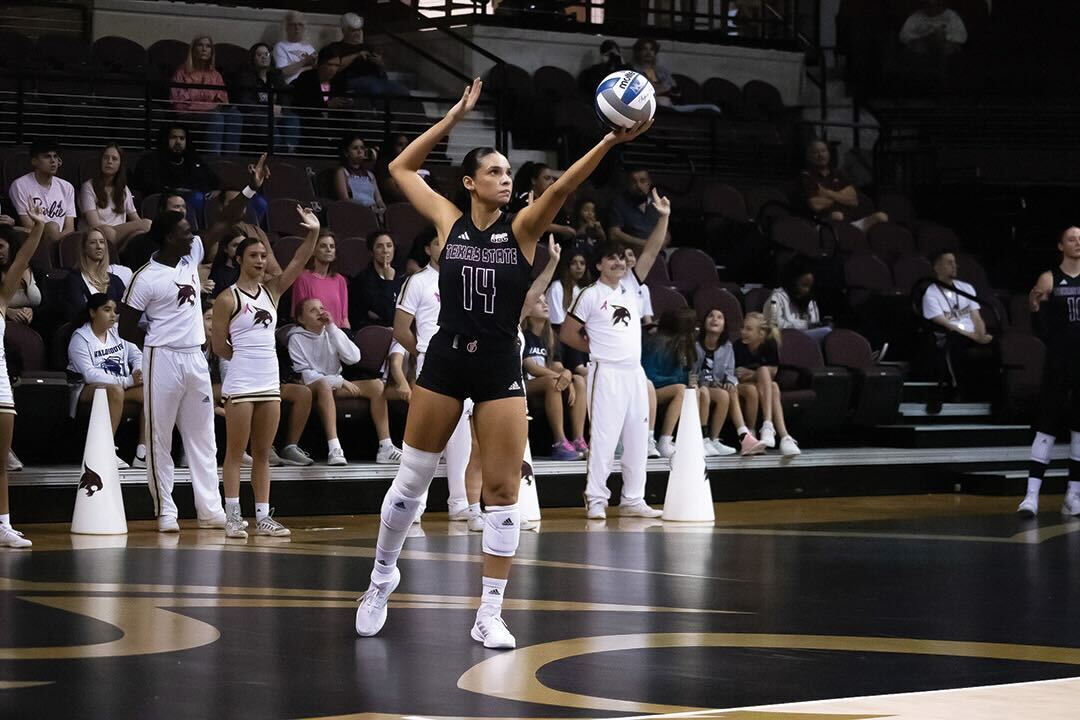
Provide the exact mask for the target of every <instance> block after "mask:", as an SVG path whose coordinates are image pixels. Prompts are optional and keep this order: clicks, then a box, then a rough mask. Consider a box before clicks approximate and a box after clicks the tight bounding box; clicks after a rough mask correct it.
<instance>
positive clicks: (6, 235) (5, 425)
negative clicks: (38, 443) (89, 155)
mask: <svg viewBox="0 0 1080 720" xmlns="http://www.w3.org/2000/svg"><path fill="white" fill-rule="evenodd" d="M26 217H28V218H30V220H31V221H32V222H33V223H34V225H33V227H32V228H31V229H30V235H29V236H28V237H27V238H26V240H25V241H23V243H22V245H20V246H19V250H18V252H16V253H15V258H14V259H13V260H12V261H11V265H9V266H8V270H7V273H6V274H5V275H4V283H3V285H0V546H6V547H10V548H28V547H30V546H31V545H32V544H33V543H31V542H30V541H29V540H27V539H26V538H24V537H23V534H22V533H21V532H19V531H18V530H16V529H15V528H13V527H11V509H10V507H9V506H8V480H7V472H8V471H7V464H6V463H4V462H3V460H4V459H5V458H7V456H8V451H10V450H11V435H12V433H13V432H14V431H15V396H14V395H13V394H12V392H11V380H10V379H9V378H8V371H7V356H6V354H5V353H4V330H5V329H6V327H5V321H4V314H5V312H6V311H7V304H8V302H9V301H10V300H11V296H12V295H14V294H15V292H16V291H17V290H18V289H19V287H20V283H21V282H22V276H23V273H24V272H26V268H28V267H30V258H32V257H33V256H34V253H35V252H36V251H37V247H38V243H40V242H41V235H42V233H44V232H45V224H46V223H47V222H49V220H48V218H46V217H45V216H44V215H42V214H41V207H40V206H36V205H31V206H30V207H29V208H28V209H27V212H26ZM0 237H3V239H4V240H6V241H7V242H8V245H10V246H11V247H15V245H16V235H15V233H13V232H11V230H10V229H9V228H8V227H7V226H3V229H2V230H0Z"/></svg>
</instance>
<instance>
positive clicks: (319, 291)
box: [292, 228, 349, 330]
mask: <svg viewBox="0 0 1080 720" xmlns="http://www.w3.org/2000/svg"><path fill="white" fill-rule="evenodd" d="M336 260H337V236H335V235H334V233H333V231H332V230H327V229H325V228H323V230H322V231H321V234H320V235H319V242H318V244H317V245H316V246H315V254H314V255H313V256H312V257H311V260H309V261H308V264H307V269H306V270H304V272H302V273H300V277H298V278H297V279H296V282H295V283H293V286H292V316H293V317H294V318H296V317H299V310H300V304H301V303H302V302H304V301H305V300H307V299H308V298H317V299H318V300H319V301H321V302H322V304H323V307H324V308H326V311H327V312H328V313H329V314H330V319H331V321H333V323H334V325H336V326H337V327H339V328H344V329H346V330H347V329H349V315H348V311H349V286H348V284H347V283H346V282H345V276H344V275H341V274H340V273H338V271H337V268H336V265H335V262H336Z"/></svg>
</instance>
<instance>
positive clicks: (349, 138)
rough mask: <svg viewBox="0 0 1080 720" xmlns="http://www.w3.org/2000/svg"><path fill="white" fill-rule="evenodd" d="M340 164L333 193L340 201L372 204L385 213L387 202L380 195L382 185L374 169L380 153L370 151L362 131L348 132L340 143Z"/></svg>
mask: <svg viewBox="0 0 1080 720" xmlns="http://www.w3.org/2000/svg"><path fill="white" fill-rule="evenodd" d="M338 155H339V157H340V159H341V167H339V168H338V169H337V172H335V173H334V194H335V197H336V199H338V200H352V201H353V202H355V203H359V204H361V205H363V206H364V207H369V208H371V209H372V210H374V211H375V212H376V214H378V215H382V214H383V213H384V212H386V203H384V202H383V199H382V195H380V194H379V184H378V183H377V182H376V181H375V173H373V172H372V171H371V168H372V166H374V164H375V159H376V155H377V153H376V152H375V148H372V149H371V150H370V151H369V150H368V148H367V145H365V144H364V138H363V136H361V135H360V134H359V133H352V134H351V135H346V136H345V137H343V138H342V139H341V143H340V144H339V145H338Z"/></svg>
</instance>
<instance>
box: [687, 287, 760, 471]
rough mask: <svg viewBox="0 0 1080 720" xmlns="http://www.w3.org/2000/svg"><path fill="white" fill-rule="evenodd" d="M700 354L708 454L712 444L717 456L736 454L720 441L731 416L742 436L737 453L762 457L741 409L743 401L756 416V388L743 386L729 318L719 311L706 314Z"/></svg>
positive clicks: (702, 403) (700, 376) (699, 369)
mask: <svg viewBox="0 0 1080 720" xmlns="http://www.w3.org/2000/svg"><path fill="white" fill-rule="evenodd" d="M697 351H698V367H697V375H698V398H699V405H700V407H701V424H702V428H703V430H704V429H705V427H704V426H705V424H706V422H708V428H707V433H706V434H705V438H706V441H705V443H706V445H705V452H706V454H708V453H709V445H712V450H713V454H714V455H733V454H734V453H735V452H736V450H735V448H733V447H731V446H729V445H725V444H724V443H722V442H720V431H721V430H722V429H723V427H724V421H725V420H727V418H728V415H729V414H730V415H731V422H732V423H733V424H734V425H735V432H736V435H737V436H738V437H739V450H738V452H739V453H740V454H742V455H759V454H761V453H763V452H765V444H764V443H763V442H761V441H760V440H758V439H757V438H755V437H754V434H753V433H752V432H750V428H748V427H747V426H746V421H745V420H744V419H743V412H742V408H741V407H740V406H739V401H740V400H742V402H743V403H744V404H745V405H746V406H747V414H752V415H753V416H756V415H757V410H758V407H757V403H758V395H757V388H756V387H755V386H753V385H750V384H740V383H739V380H738V378H737V377H736V376H735V348H734V347H733V346H732V343H731V338H730V337H729V336H728V333H727V319H726V318H725V317H724V312H723V311H722V310H720V309H719V308H713V309H712V310H709V312H708V313H707V314H706V315H705V321H704V322H703V323H702V325H701V332H700V333H699V334H698V347H697ZM710 407H711V408H712V416H711V418H710V415H709V408H710Z"/></svg>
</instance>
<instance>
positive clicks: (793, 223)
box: [770, 217, 821, 258]
mask: <svg viewBox="0 0 1080 720" xmlns="http://www.w3.org/2000/svg"><path fill="white" fill-rule="evenodd" d="M770 238H771V239H772V241H773V242H774V243H775V244H776V245H778V246H780V247H781V248H784V249H786V250H791V251H793V252H795V253H797V254H799V255H802V256H804V257H809V258H816V257H821V235H820V233H819V231H818V228H817V226H816V225H814V223H812V222H810V221H809V220H806V219H804V218H800V217H784V218H779V219H777V220H776V222H774V223H773V225H772V230H771V232H770Z"/></svg>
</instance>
